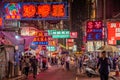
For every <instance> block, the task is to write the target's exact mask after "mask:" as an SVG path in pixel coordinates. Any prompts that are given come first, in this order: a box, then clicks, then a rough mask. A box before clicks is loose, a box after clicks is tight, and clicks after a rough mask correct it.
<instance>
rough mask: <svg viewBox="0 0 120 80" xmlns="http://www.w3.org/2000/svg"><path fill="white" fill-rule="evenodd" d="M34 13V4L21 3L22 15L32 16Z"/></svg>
mask: <svg viewBox="0 0 120 80" xmlns="http://www.w3.org/2000/svg"><path fill="white" fill-rule="evenodd" d="M35 13H36V8H35V6H34V5H32V4H31V5H23V17H28V18H30V17H34V16H35Z"/></svg>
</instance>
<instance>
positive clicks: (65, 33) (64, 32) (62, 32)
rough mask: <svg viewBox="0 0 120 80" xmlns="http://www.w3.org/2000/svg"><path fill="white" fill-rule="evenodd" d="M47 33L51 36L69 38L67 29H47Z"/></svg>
mask: <svg viewBox="0 0 120 80" xmlns="http://www.w3.org/2000/svg"><path fill="white" fill-rule="evenodd" d="M48 35H51V36H52V38H70V31H68V30H48Z"/></svg>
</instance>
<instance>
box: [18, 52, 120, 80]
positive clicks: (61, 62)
mask: <svg viewBox="0 0 120 80" xmlns="http://www.w3.org/2000/svg"><path fill="white" fill-rule="evenodd" d="M72 63H73V64H74V65H73V66H74V67H76V68H77V69H78V70H79V72H80V73H85V68H86V66H92V67H94V68H96V69H97V70H98V72H99V73H100V78H101V80H108V75H109V72H110V70H116V66H118V68H119V70H120V57H119V56H107V57H106V52H105V51H103V52H102V54H101V56H93V55H91V54H87V55H85V54H83V55H81V56H76V55H73V56H70V55H69V54H64V55H62V56H54V57H44V56H40V57H39V58H38V57H36V56H33V55H24V56H22V57H21V60H20V66H21V67H20V68H21V71H22V72H23V74H25V75H26V78H28V75H29V73H33V78H34V79H36V75H37V73H39V72H41V71H45V70H47V69H48V68H49V65H50V66H54V65H57V67H60V68H61V69H63V70H66V71H70V69H71V64H72Z"/></svg>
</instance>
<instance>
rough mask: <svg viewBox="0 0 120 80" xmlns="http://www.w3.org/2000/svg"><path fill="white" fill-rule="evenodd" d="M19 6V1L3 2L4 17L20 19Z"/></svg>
mask: <svg viewBox="0 0 120 80" xmlns="http://www.w3.org/2000/svg"><path fill="white" fill-rule="evenodd" d="M20 11H21V6H20V4H19V3H7V4H5V13H6V14H5V19H20V18H21V14H20Z"/></svg>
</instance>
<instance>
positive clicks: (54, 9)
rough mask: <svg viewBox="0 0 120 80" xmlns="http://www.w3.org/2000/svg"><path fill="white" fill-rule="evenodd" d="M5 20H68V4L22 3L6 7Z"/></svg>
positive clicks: (7, 4)
mask: <svg viewBox="0 0 120 80" xmlns="http://www.w3.org/2000/svg"><path fill="white" fill-rule="evenodd" d="M4 10H5V19H9V20H10V19H22V20H34V19H35V20H56V19H57V20H58V19H67V18H68V3H67V2H50V3H37V2H24V3H23V2H21V3H6V4H5V5H4Z"/></svg>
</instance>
